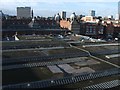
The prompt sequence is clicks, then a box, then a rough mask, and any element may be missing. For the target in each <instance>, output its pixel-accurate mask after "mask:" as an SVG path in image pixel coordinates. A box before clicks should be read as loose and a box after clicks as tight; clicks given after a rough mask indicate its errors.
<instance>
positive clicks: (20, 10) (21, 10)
mask: <svg viewBox="0 0 120 90" xmlns="http://www.w3.org/2000/svg"><path fill="white" fill-rule="evenodd" d="M22 18H32V11H31V7H17V19H22Z"/></svg>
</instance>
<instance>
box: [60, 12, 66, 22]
mask: <svg viewBox="0 0 120 90" xmlns="http://www.w3.org/2000/svg"><path fill="white" fill-rule="evenodd" d="M60 16H61V19H63V20H64V19H66V12H65V11H62V12H61V15H60Z"/></svg>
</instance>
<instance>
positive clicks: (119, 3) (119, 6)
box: [118, 1, 120, 20]
mask: <svg viewBox="0 0 120 90" xmlns="http://www.w3.org/2000/svg"><path fill="white" fill-rule="evenodd" d="M118 16H119V20H120V1H119V2H118Z"/></svg>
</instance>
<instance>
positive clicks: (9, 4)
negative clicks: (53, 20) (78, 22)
mask: <svg viewBox="0 0 120 90" xmlns="http://www.w3.org/2000/svg"><path fill="white" fill-rule="evenodd" d="M118 1H119V0H0V10H2V11H3V13H5V14H10V15H16V7H19V6H23V7H24V6H29V7H31V8H32V9H33V10H34V15H35V16H46V17H47V16H54V15H55V14H57V13H59V12H61V11H63V10H64V11H66V12H67V16H68V17H69V16H70V14H71V13H72V12H75V13H76V14H77V15H80V14H84V15H89V11H90V10H95V11H96V16H108V15H113V16H115V15H116V14H117V12H118Z"/></svg>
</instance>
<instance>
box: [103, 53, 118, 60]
mask: <svg viewBox="0 0 120 90" xmlns="http://www.w3.org/2000/svg"><path fill="white" fill-rule="evenodd" d="M105 57H106V58H108V59H110V58H115V57H120V54H112V55H106V56H105Z"/></svg>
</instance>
